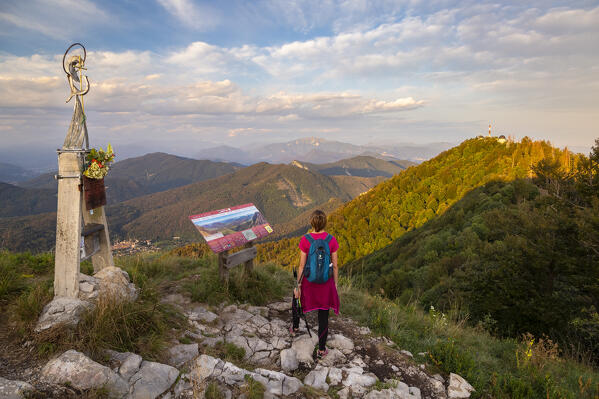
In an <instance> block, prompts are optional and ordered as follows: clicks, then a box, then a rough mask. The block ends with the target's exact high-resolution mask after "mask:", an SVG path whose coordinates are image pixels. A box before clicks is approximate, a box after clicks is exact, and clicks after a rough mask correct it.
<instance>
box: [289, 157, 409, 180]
mask: <svg viewBox="0 0 599 399" xmlns="http://www.w3.org/2000/svg"><path fill="white" fill-rule="evenodd" d="M291 164H292V165H294V166H297V167H298V168H304V169H308V170H313V171H317V172H319V173H322V174H323V175H327V176H337V175H341V176H361V177H375V176H383V177H391V176H393V175H396V174H398V173H401V172H403V171H404V170H405V169H407V168H409V167H410V166H414V165H416V163H414V162H410V161H405V160H389V161H387V160H383V159H379V158H375V157H372V156H364V155H361V156H357V157H352V158H348V159H342V160H341V161H337V162H331V163H324V164H314V163H309V162H300V161H293V162H292V163H291Z"/></svg>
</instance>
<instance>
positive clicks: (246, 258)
mask: <svg viewBox="0 0 599 399" xmlns="http://www.w3.org/2000/svg"><path fill="white" fill-rule="evenodd" d="M257 254H258V250H257V249H256V247H255V246H254V243H253V242H252V241H250V242H248V243H247V244H245V249H242V250H241V251H238V252H235V253H234V254H229V251H223V252H220V253H219V254H218V274H219V276H220V279H221V281H226V280H228V278H229V270H230V269H232V268H234V267H235V266H239V265H241V264H242V263H243V264H244V265H245V271H246V272H248V273H250V272H251V271H252V270H254V258H255V257H256V255H257Z"/></svg>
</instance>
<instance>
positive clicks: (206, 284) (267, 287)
mask: <svg viewBox="0 0 599 399" xmlns="http://www.w3.org/2000/svg"><path fill="white" fill-rule="evenodd" d="M292 286H293V280H292V277H291V274H290V273H289V272H286V271H284V270H282V269H280V268H278V267H276V266H274V265H264V266H262V265H260V266H256V267H254V270H253V271H252V272H250V273H248V272H246V270H245V268H243V267H237V268H235V269H234V270H231V271H230V273H229V280H228V281H227V282H225V283H223V282H221V281H220V278H219V275H218V268H217V267H216V265H210V266H208V267H204V268H202V269H201V271H200V273H199V274H198V275H197V276H194V278H193V279H192V280H191V281H188V282H186V283H185V284H184V289H185V290H186V291H187V292H189V294H190V295H191V299H192V300H193V301H197V302H205V303H209V304H211V305H216V304H219V303H222V302H244V303H245V302H247V303H251V304H252V305H265V304H267V303H268V302H272V301H275V300H279V299H281V298H282V297H283V296H284V295H285V294H288V293H290V292H291V289H292Z"/></svg>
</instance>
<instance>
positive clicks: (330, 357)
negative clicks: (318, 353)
mask: <svg viewBox="0 0 599 399" xmlns="http://www.w3.org/2000/svg"><path fill="white" fill-rule="evenodd" d="M346 362H347V358H346V357H345V355H344V354H343V353H341V351H340V350H339V349H331V350H329V353H328V354H327V355H326V356H325V357H323V358H322V359H320V361H319V363H320V364H322V365H323V366H327V367H332V366H336V365H342V364H345V363H346Z"/></svg>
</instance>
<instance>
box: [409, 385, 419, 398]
mask: <svg viewBox="0 0 599 399" xmlns="http://www.w3.org/2000/svg"><path fill="white" fill-rule="evenodd" d="M409 392H410V396H411V397H412V398H414V399H420V397H421V394H420V388H418V387H410V390H409Z"/></svg>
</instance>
